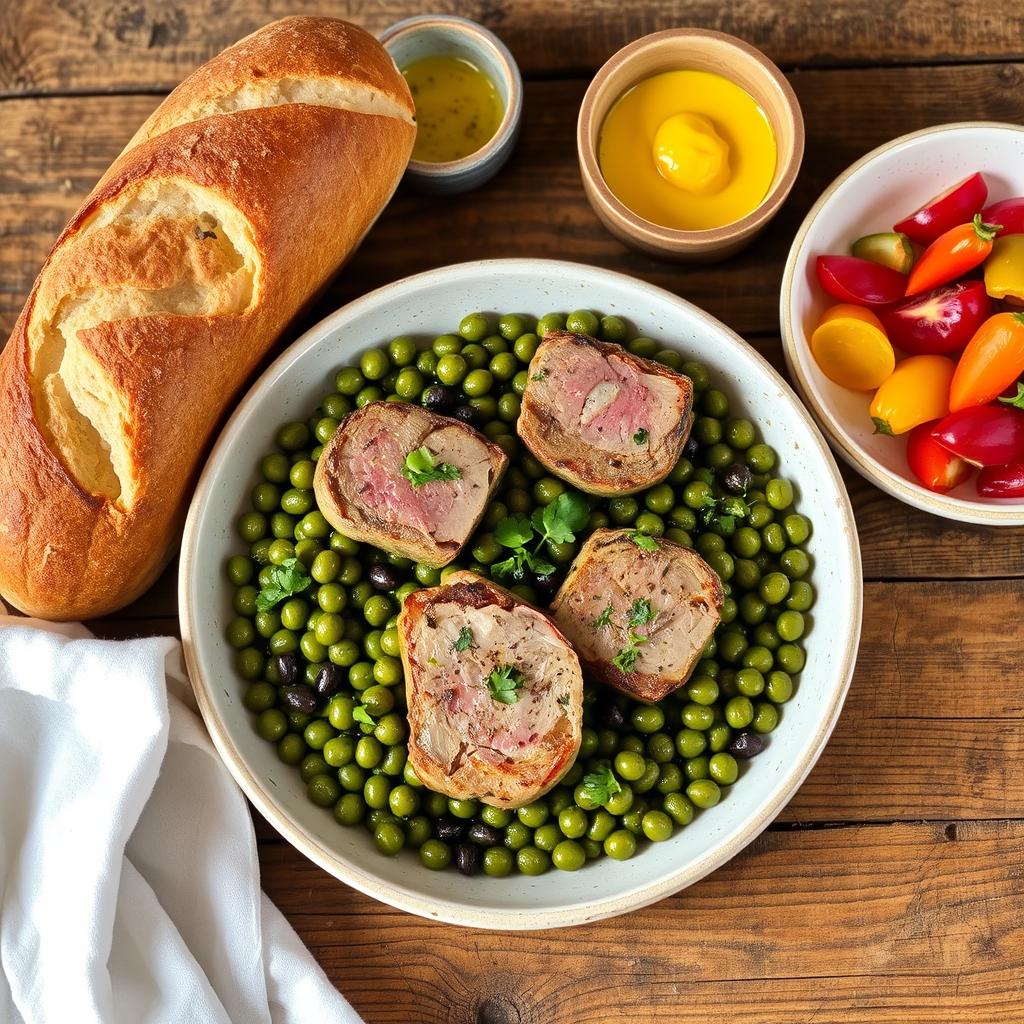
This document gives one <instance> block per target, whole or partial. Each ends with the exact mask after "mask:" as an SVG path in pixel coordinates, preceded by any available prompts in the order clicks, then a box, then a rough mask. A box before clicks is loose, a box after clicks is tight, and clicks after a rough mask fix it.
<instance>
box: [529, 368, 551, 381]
mask: <svg viewBox="0 0 1024 1024" xmlns="http://www.w3.org/2000/svg"><path fill="white" fill-rule="evenodd" d="M547 376H548V371H547V370H545V369H544V368H543V367H541V368H540V369H539V370H538V371H537V372H536V373H535V374H534V375H533V376H532V377H531V378H530V380H547Z"/></svg>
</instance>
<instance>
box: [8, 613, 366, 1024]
mask: <svg viewBox="0 0 1024 1024" xmlns="http://www.w3.org/2000/svg"><path fill="white" fill-rule="evenodd" d="M2 613H3V606H2V605H0V1021H2V1022H4V1024H7V1022H13V1024H22V1022H25V1024H63V1022H66V1024H88V1022H92V1021H102V1022H104V1024H106V1022H115V1024H122V1022H123V1024H150V1022H152V1024H156V1022H160V1024H165V1022H166V1024H177V1022H187V1024H221V1022H224V1024H260V1022H273V1024H318V1022H321V1021H322V1022H325V1024H326V1022H328V1021H329V1022H331V1024H360V1018H359V1017H358V1015H357V1014H356V1013H355V1011H354V1010H353V1009H352V1007H351V1006H349V1004H348V1003H347V1002H346V1001H345V1000H344V999H343V998H342V997H341V996H340V995H339V994H338V992H337V991H336V990H335V989H334V988H333V987H332V986H331V984H330V983H329V982H328V980H327V978H326V976H325V975H324V973H323V971H321V970H320V968H319V967H318V966H317V964H316V962H315V961H314V960H313V958H312V956H311V955H310V953H309V951H308V950H307V949H306V948H305V947H304V946H303V945H302V943H301V942H300V940H299V938H298V936H297V935H296V934H295V932H294V931H293V930H292V928H291V926H290V925H289V924H288V923H287V922H286V921H285V919H284V918H283V917H282V916H281V914H280V912H279V911H278V910H277V908H276V907H274V905H273V904H272V903H271V902H270V901H269V900H268V899H267V898H266V897H265V896H264V895H263V894H262V893H261V891H260V888H259V863H258V861H257V858H256V840H255V836H254V834H253V828H252V821H251V819H250V817H249V813H248V810H247V808H246V804H245V800H244V799H243V797H242V794H241V793H240V791H239V790H238V789H237V787H236V786H235V784H234V782H233V781H232V779H231V777H230V776H229V775H228V773H227V770H226V769H225V768H224V766H223V764H222V763H221V761H220V759H219V758H218V756H217V754H216V751H215V750H214V748H213V746H212V744H211V743H210V740H209V737H208V736H207V734H206V731H205V729H204V728H203V724H202V721H201V720H200V719H199V717H198V716H197V715H196V714H195V713H194V712H193V711H192V710H191V708H190V707H189V706H188V705H187V704H186V702H185V698H186V695H188V696H190V691H189V689H188V681H187V679H186V676H185V672H184V668H183V665H182V658H181V649H180V647H179V645H178V643H177V642H176V641H175V640H171V639H166V638H165V639H148V640H131V641H120V642H113V641H103V640H95V639H92V638H90V637H89V634H88V633H86V632H85V630H84V629H83V628H82V627H80V626H72V627H55V626H52V625H49V624H43V623H38V622H31V621H30V620H26V619H17V618H6V617H3V615H2Z"/></svg>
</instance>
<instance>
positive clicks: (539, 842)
mask: <svg viewBox="0 0 1024 1024" xmlns="http://www.w3.org/2000/svg"><path fill="white" fill-rule="evenodd" d="M561 841H562V831H561V829H559V827H558V825H557V824H556V823H555V822H553V821H549V822H548V823H547V824H546V825H541V826H540V828H538V829H537V830H536V831H535V832H534V833H533V845H534V846H536V847H537V849H538V850H543V851H544V852H545V853H551V851H552V850H553V849H554V848H555V847H556V846H557V845H558V844H559V843H560V842H561Z"/></svg>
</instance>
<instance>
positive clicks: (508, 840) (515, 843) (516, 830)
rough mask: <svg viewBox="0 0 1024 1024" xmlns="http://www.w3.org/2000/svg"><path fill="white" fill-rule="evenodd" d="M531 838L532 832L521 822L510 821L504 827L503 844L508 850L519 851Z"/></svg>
mask: <svg viewBox="0 0 1024 1024" xmlns="http://www.w3.org/2000/svg"><path fill="white" fill-rule="evenodd" d="M532 838H533V830H532V829H530V828H528V827H527V826H526V825H524V824H523V823H522V822H521V821H511V822H509V823H508V825H506V826H505V835H504V837H503V840H502V841H503V842H504V844H505V846H507V847H508V848H509V849H510V850H521V849H522V848H523V847H524V846H526V844H527V843H529V841H530V840H531V839H532Z"/></svg>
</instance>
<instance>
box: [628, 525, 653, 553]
mask: <svg viewBox="0 0 1024 1024" xmlns="http://www.w3.org/2000/svg"><path fill="white" fill-rule="evenodd" d="M627 536H628V537H629V539H630V540H631V541H632V542H633V543H634V544H635V545H636V546H637V547H638V548H640V550H641V551H657V550H658V542H657V541H656V540H655V539H654V538H653V537H651V536H650V535H649V534H646V533H641V532H640V531H639V530H633V531H632V532H631V533H629V534H628V535H627Z"/></svg>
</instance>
